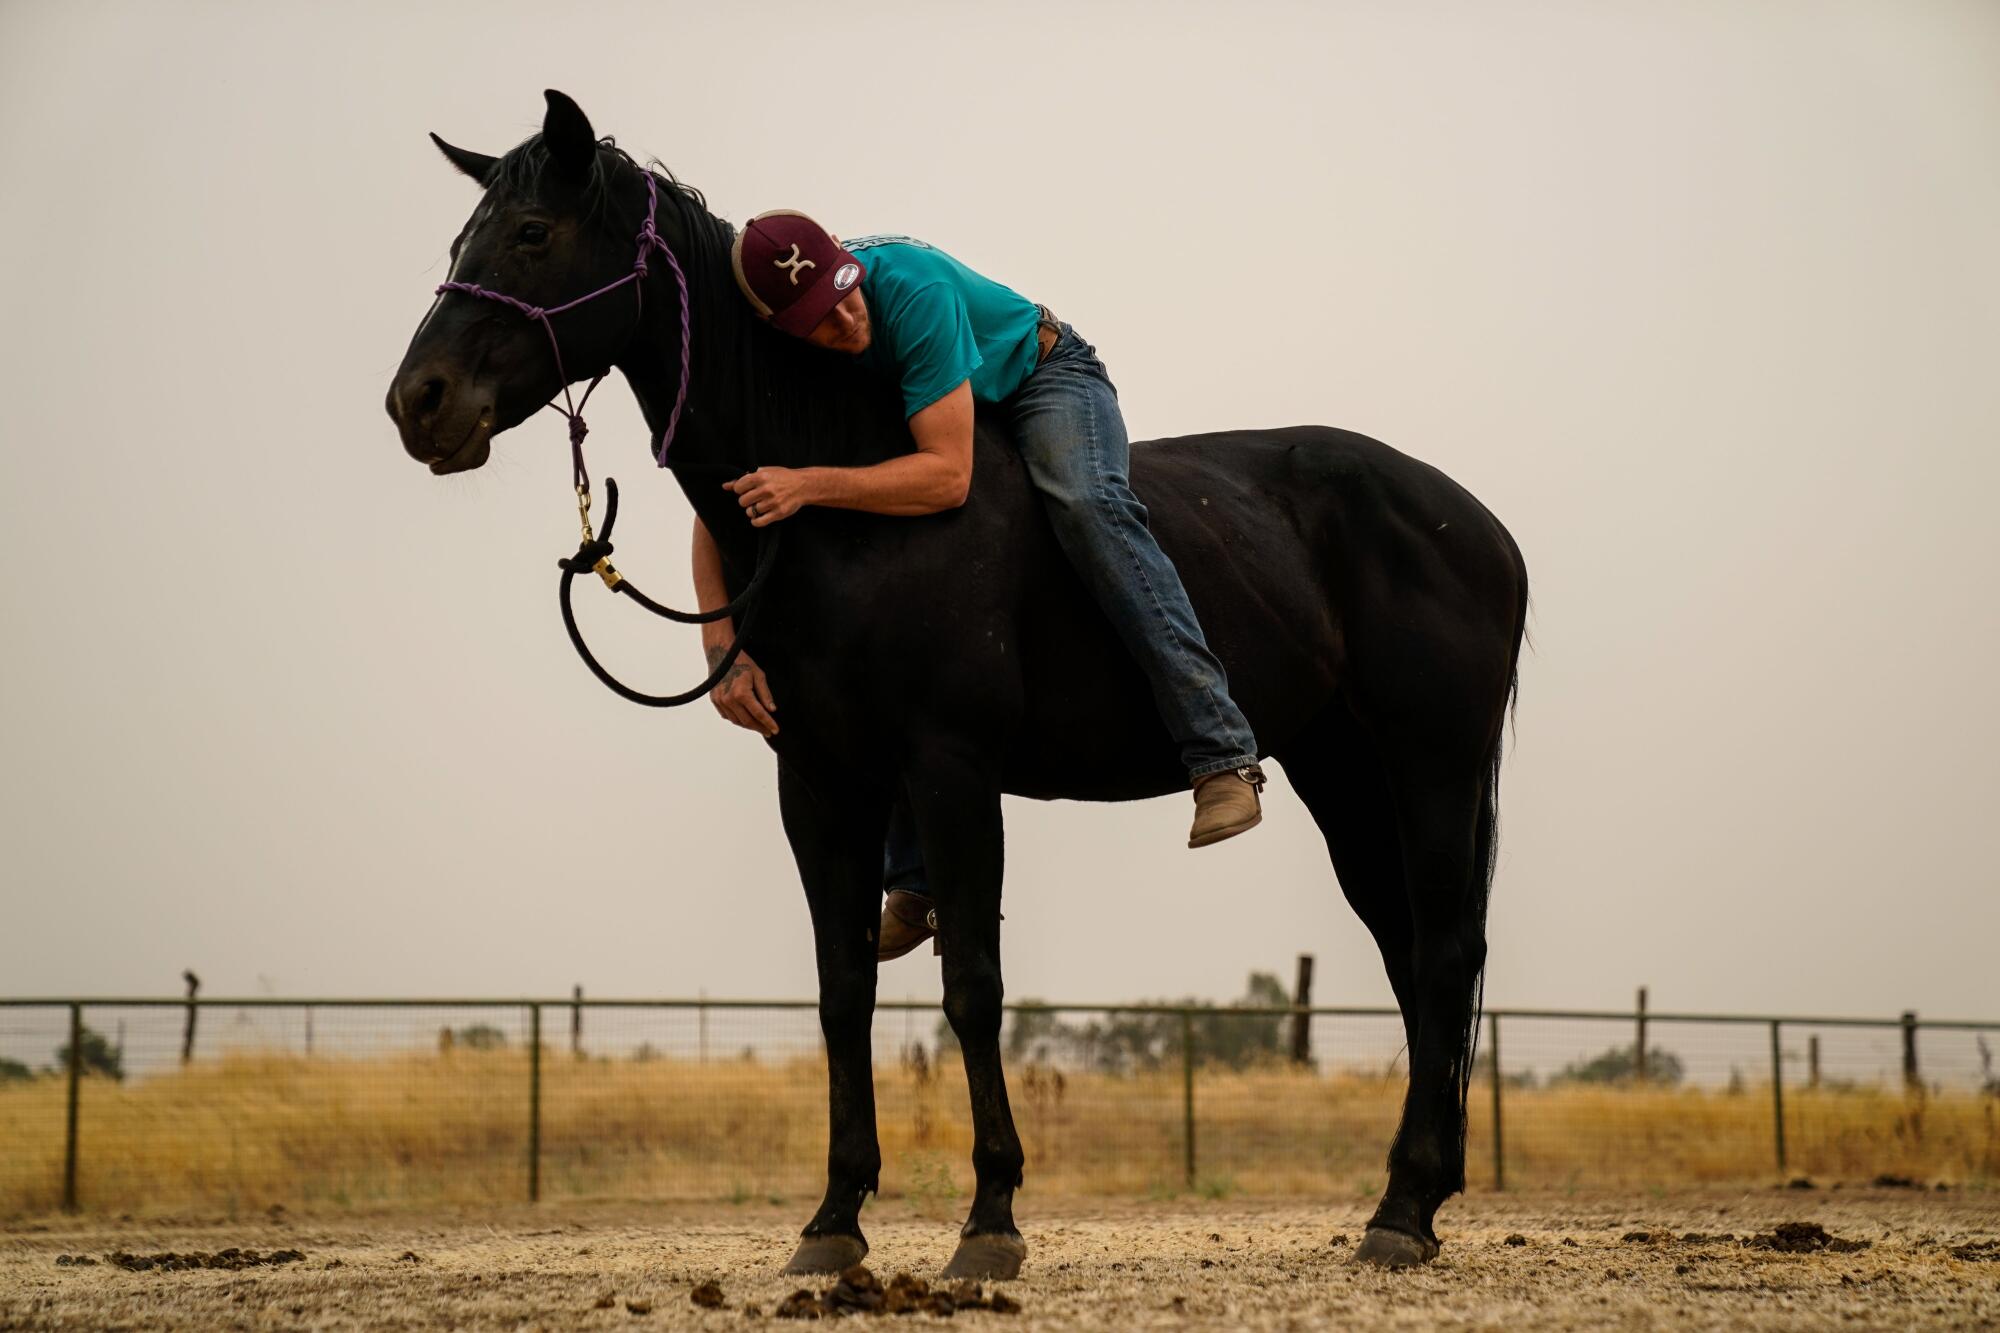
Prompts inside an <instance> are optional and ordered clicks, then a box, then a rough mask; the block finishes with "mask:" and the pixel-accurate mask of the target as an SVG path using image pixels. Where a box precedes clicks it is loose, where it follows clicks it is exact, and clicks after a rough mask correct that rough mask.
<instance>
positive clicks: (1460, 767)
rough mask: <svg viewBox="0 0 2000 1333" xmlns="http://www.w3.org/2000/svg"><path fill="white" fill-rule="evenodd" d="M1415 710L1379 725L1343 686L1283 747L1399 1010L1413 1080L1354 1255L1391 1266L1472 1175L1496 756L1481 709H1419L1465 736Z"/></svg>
mask: <svg viewBox="0 0 2000 1333" xmlns="http://www.w3.org/2000/svg"><path fill="white" fill-rule="evenodd" d="M1500 697H1502V698H1504V695H1502V696H1500ZM1370 702H1371V703H1379V701H1378V700H1370ZM1409 716H1410V714H1408V713H1403V714H1401V715H1400V718H1399V716H1398V715H1397V714H1395V713H1387V712H1385V711H1384V710H1380V709H1379V708H1378V711H1377V713H1376V715H1375V717H1374V721H1375V722H1376V725H1375V726H1374V727H1366V726H1364V725H1362V723H1361V721H1360V718H1359V717H1358V716H1357V711H1356V710H1354V708H1353V699H1352V697H1351V696H1346V697H1343V699H1342V700H1340V701H1337V702H1336V703H1335V704H1334V705H1333V706H1332V707H1331V708H1330V709H1329V710H1328V712H1327V713H1326V714H1325V715H1323V716H1322V717H1321V719H1320V720H1318V721H1317V722H1315V723H1314V725H1313V726H1312V727H1310V728H1308V729H1307V731H1306V732H1305V733H1304V734H1302V735H1301V736H1300V737H1298V738H1297V739H1296V740H1295V741H1293V742H1292V743H1291V744H1289V745H1288V746H1287V747H1286V748H1285V749H1283V750H1281V751H1280V752H1279V753H1278V754H1277V756H1276V758H1277V759H1278V761H1279V762H1280V763H1281V764H1283V765H1284V766H1285V773H1286V776H1287V777H1289V778H1290V779H1291V781H1292V785H1293V787H1294V789H1295V790H1297V792H1298V793H1299V796H1300V798H1301V799H1302V800H1304V802H1305V803H1306V807H1307V809H1308V810H1310V811H1311V812H1312V815H1313V818H1314V820H1315V821H1316V822H1317V823H1318V824H1319V826H1320V830H1321V832H1323V833H1324V834H1325V835H1326V841H1327V848H1328V850H1329V851H1330V852H1331V853H1332V856H1333V862H1334V868H1335V870H1336V871H1337V872H1338V874H1339V876H1340V883H1341V888H1342V890H1343V891H1344V892H1345V893H1346V895H1347V899H1348V901H1349V902H1350V903H1351V904H1353V906H1354V910H1355V912H1356V913H1357V914H1358V915H1359V916H1360V917H1361V919H1362V921H1363V922H1364V923H1366V924H1367V926H1368V928H1369V930H1370V932H1372V933H1373V934H1374V936H1375V940H1376V943H1377V945H1378V946H1379V947H1380V948H1381V950H1382V961H1383V964H1384V966H1385V967H1386V969H1387V971H1388V974H1389V984H1390V986H1391V987H1392V988H1393V989H1394V990H1395V993H1396V1001H1397V1004H1398V1006H1399V1007H1400V1008H1401V1010H1402V1014H1403V1030H1404V1035H1405V1037H1406V1038H1407V1039H1408V1042H1409V1061H1410V1086H1409V1091H1408V1093H1407V1095H1406V1097H1405V1100H1404V1104H1403V1116H1402V1123H1401V1125H1400V1126H1399V1127H1398V1129H1397V1133H1396V1138H1395V1142H1394V1144H1393V1146H1392V1147H1391V1149H1390V1152H1389V1187H1388V1189H1387V1191H1386V1192H1385V1193H1384V1195H1383V1198H1382V1201H1381V1204H1380V1206H1379V1207H1377V1209H1376V1211H1375V1216H1374V1218H1373V1219H1372V1220H1371V1221H1370V1223H1369V1229H1368V1234H1367V1236H1366V1237H1365V1238H1364V1239H1363V1241H1362V1244H1361V1246H1360V1248H1359V1249H1358V1250H1357V1252H1356V1256H1355V1257H1356V1258H1358V1259H1361V1260H1365V1261H1368V1262H1373V1263H1381V1264H1387V1265H1390V1266H1401V1265H1404V1264H1412V1263H1422V1262H1425V1261H1427V1260H1429V1259H1431V1258H1433V1257H1435V1256H1436V1254H1437V1248H1438V1241H1437V1234H1436V1231H1435V1230H1434V1229H1433V1219H1434V1218H1435V1216H1436V1214H1437V1209H1438V1206H1439V1205H1440V1204H1441V1203H1443V1202H1444V1200H1445V1199H1447V1198H1448V1197H1450V1196H1451V1195H1452V1194H1454V1193H1456V1192H1457V1191H1458V1190H1460V1189H1462V1188H1464V1184H1465V1083H1466V1077H1467V1074H1468V1073H1469V1069H1470V1061H1471V1058H1472V1040H1473V1035H1474V1025H1475V1022H1476V1018H1477V1015H1476V1006H1477V1002H1478V1001H1477V988H1478V984H1479V974H1480V969H1481V967H1482V966H1483V964H1484V962H1485V957H1486V941H1485V916H1486V858H1487V854H1488V851H1489V850H1490V847H1491V833H1492V829H1491V813H1492V812H1491V808H1490V803H1489V792H1488V787H1487V783H1488V781H1489V780H1490V777H1491V762H1492V753H1491V750H1490V748H1484V747H1487V746H1488V745H1489V744H1490V743H1489V742H1487V741H1485V740H1483V739H1482V738H1481V737H1480V736H1479V735H1478V731H1479V729H1480V728H1479V723H1480V718H1479V716H1478V715H1477V713H1475V714H1474V715H1473V725H1471V726H1466V725H1464V715H1459V717H1458V718H1457V719H1456V721H1457V725H1456V726H1454V725H1453V720H1452V719H1451V718H1450V717H1448V716H1443V715H1440V714H1437V713H1433V714H1429V715H1426V716H1425V717H1424V723H1425V726H1426V727H1429V728H1435V727H1436V726H1437V725H1438V724H1439V723H1443V726H1444V730H1445V731H1446V732H1448V733H1450V732H1456V733H1458V734H1456V735H1440V734H1439V731H1438V730H1435V729H1433V730H1429V731H1428V732H1426V731H1425V728H1423V727H1419V728H1412V727H1410V726H1409V725H1407V723H1404V724H1403V725H1398V723H1399V721H1401V720H1402V719H1407V718H1408V717H1409ZM1494 718H1495V720H1494V723H1493V725H1494V726H1495V727H1497V725H1498V724H1497V712H1496V713H1495V714H1494ZM1413 733H1416V734H1413ZM1466 733H1470V734H1466ZM1441 741H1445V742H1448V743H1440V742H1441ZM1483 748H1484V753H1482V749H1483Z"/></svg>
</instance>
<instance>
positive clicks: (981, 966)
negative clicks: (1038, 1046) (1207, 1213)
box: [908, 754, 1028, 1278]
mask: <svg viewBox="0 0 2000 1333" xmlns="http://www.w3.org/2000/svg"><path fill="white" fill-rule="evenodd" d="M908 785H909V794H910V809H911V812H912V813H913V814H914V815H915V816H916V821H917V832H918V836H919V838H920V839H921V841H922V843H923V848H924V863H925V867H926V871H927V876H928V878H929V880H930V882H931V885H932V890H931V891H932V893H933V894H934V895H936V900H937V910H938V939H939V941H940V943H941V944H942V946H943V949H944V1012H945V1016H946V1017H947V1018H948V1019H949V1020H950V1021H951V1030H952V1031H953V1032H954V1033H955V1034H957V1036H958V1045H959V1050H960V1051H961V1052H962V1053H963V1055H964V1059H965V1081H966V1085H967V1087H968V1089H969V1090H970V1092H971V1094H972V1134H973V1138H972V1169H973V1173H974V1176H975V1178H976V1180H977V1182H978V1183H977V1186H976V1188H975V1190H974V1193H973V1196H972V1212H971V1214H970V1215H969V1216H968V1217H967V1218H966V1221H965V1226H964V1228H963V1229H962V1230H961V1231H960V1232H959V1236H960V1239H959V1243H958V1251H957V1253H956V1254H954V1255H953V1256H952V1259H951V1263H950V1265H949V1266H947V1267H946V1269H945V1271H944V1275H945V1276H946V1277H948V1278H960V1277H984V1278H1010V1277H1013V1276H1014V1275H1015V1274H1017V1273H1019V1272H1020V1271H1021V1263H1022V1261H1023V1260H1024V1259H1026V1258H1027V1255H1028V1247H1027V1243H1026V1242H1025V1241H1023V1240H1022V1239H1021V1233H1020V1231H1019V1230H1018V1229H1017V1228H1016V1227H1015V1225H1014V1191H1015V1190H1016V1189H1018V1188H1019V1187H1020V1184H1021V1162H1022V1155H1021V1137H1020V1135H1019V1134H1017V1133H1016V1132H1015V1130H1014V1115H1013V1112H1012V1111H1011V1110H1010V1109H1009V1108H1008V1105H1007V1078H1006V1074H1005V1072H1004V1071H1003V1070H1002V1069H1001V1067H1000V1020H1001V1009H1000V1005H1001V999H1002V995H1003V989H1002V986H1001V979H1000V881H1001V875H1002V870H1003V860H1004V858H1003V848H1002V836H1001V821H1000V782H999V775H998V773H997V771H993V770H992V769H991V768H990V766H989V765H988V764H986V763H985V762H983V761H981V760H978V759H967V758H962V757H953V756H946V755H936V754H933V755H930V756H926V757H925V758H923V759H922V760H920V761H919V762H918V763H917V764H916V765H914V766H913V767H912V770H911V773H910V777H909V784H908Z"/></svg>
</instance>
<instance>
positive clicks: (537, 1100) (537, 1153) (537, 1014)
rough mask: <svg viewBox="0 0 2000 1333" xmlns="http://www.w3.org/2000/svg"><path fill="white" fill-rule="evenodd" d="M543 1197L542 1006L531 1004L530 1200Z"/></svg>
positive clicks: (529, 1049)
mask: <svg viewBox="0 0 2000 1333" xmlns="http://www.w3.org/2000/svg"><path fill="white" fill-rule="evenodd" d="M541 1199H542V1006H540V1005H539V1004H531V1005H529V1006H528V1202H529V1203H540V1202H541Z"/></svg>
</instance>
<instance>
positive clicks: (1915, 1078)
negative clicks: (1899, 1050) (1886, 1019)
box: [1903, 1009, 1924, 1093]
mask: <svg viewBox="0 0 2000 1333" xmlns="http://www.w3.org/2000/svg"><path fill="white" fill-rule="evenodd" d="M1903 1090H1904V1091H1905V1092H1915V1093H1921V1092H1922V1091H1923V1090H1924V1076H1923V1074H1922V1073H1920V1072H1919V1071H1918V1069H1917V1011H1916V1010H1914V1009H1905V1010H1904V1011H1903Z"/></svg>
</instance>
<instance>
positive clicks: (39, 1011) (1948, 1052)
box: [0, 999, 2000, 1215]
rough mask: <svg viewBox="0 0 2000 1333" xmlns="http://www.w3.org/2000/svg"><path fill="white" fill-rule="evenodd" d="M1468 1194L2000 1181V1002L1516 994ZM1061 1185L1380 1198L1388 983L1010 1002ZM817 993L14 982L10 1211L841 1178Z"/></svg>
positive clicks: (894, 1077) (815, 1183) (914, 1057)
mask: <svg viewBox="0 0 2000 1333" xmlns="http://www.w3.org/2000/svg"><path fill="white" fill-rule="evenodd" d="M1481 1037H1482V1043H1481V1047H1480V1052H1479V1057H1478V1060H1477V1062H1476V1063H1475V1066H1474V1069H1473V1074H1472V1081H1471V1085H1470V1089H1469V1094H1468V1126H1467V1177H1468V1184H1469V1185H1470V1187H1471V1188H1474V1189H1481V1188H1500V1187H1558V1188H1576V1187H1579V1186H1591V1187H1595V1186H1638V1185H1644V1186H1659V1185H1666V1186H1673V1185H1685V1184H1693V1183H1701V1182H1721V1181H1731V1182H1740V1181H1753V1180H1769V1179H1771V1178H1773V1177H1774V1176H1779V1177H1786V1176H1791V1175H1807V1176H1812V1177H1816V1178H1819V1179H1823V1180H1828V1181H1833V1180H1845V1181H1855V1182H1869V1181H1875V1180H1878V1179H1882V1178H1892V1179H1896V1180H1906V1181H1915V1182H1924V1183H1929V1182H1932V1181H1948V1182H1965V1183H1970V1182H1990V1181H1993V1180H1995V1179H1996V1178H2000V1078H1996V1074H1995V1070H1994V1065H1993V1050H1992V1044H1993V1043H1994V1042H1996V1041H2000V1023H1996V1024H1980V1023H1935V1022H1927V1021H1920V1020H1917V1019H1916V1018H1915V1017H1914V1016H1904V1017H1902V1018H1898V1019H1885V1020H1881V1021H1877V1022H1864V1021H1857V1020H1835V1019H1810V1018H1784V1017H1778V1018H1768V1017H1747V1016H1736V1015H1671V1014H1666V1015H1663V1014H1653V1015H1645V1016H1639V1015H1635V1014H1619V1013H1606V1012H1560V1011H1510V1010H1493V1011H1489V1012H1488V1013H1487V1014H1486V1016H1485V1020H1484V1022H1483V1025H1482V1029H1481ZM1002 1045H1003V1053H1004V1056H1005V1059H1006V1064H1007V1068H1008V1079H1009V1089H1010V1092H1011V1097H1012V1104H1013V1111H1014V1118H1015V1122H1016V1124H1017V1126H1018V1128H1019V1130H1020V1133H1021V1138H1022V1140H1023V1143H1024V1146H1025V1147H1026V1150H1027V1155H1028V1167H1027V1174H1028V1180H1029V1183H1030V1185H1031V1186H1032V1187H1034V1188H1038V1189H1042V1190H1047V1191H1049V1192H1052V1193H1072V1194H1099V1195H1126V1196H1132V1195H1138V1196H1145V1195H1173V1194H1181V1193H1185V1192H1189V1191H1194V1192H1200V1193H1207V1194H1214V1195H1224V1194H1232V1193H1244V1194H1260V1195H1263V1194H1299V1193H1304V1194H1317V1195H1322V1196H1324V1195H1327V1194H1336V1195H1353V1196H1356V1197H1370V1196H1373V1195H1374V1194H1376V1193H1379V1191H1380V1189H1381V1188H1382V1186H1383V1184H1384V1183H1385V1181H1386V1165H1385V1162H1386V1158H1387V1155H1388V1150H1389V1143H1390V1139H1391V1137H1392V1135H1393V1134H1394V1132H1395V1127H1396V1122H1397V1118H1398V1116H1399V1114H1400V1110H1401V1105H1402V1099H1403V1094H1404V1088H1405V1080H1406V1075H1407V1060H1408V1052H1407V1049H1406V1037H1405V1033H1404V1029H1403V1023H1402V1019H1401V1017H1400V1016H1399V1015H1398V1014H1397V1013H1396V1012H1395V1011H1393V1010H1373V1009H1326V1008H1318V1009H1297V1008H1261V1009H1260V1008H1249V1007H1238V1008H1229V1009H1217V1008H1208V1007H1171V1006H1128V1007H1109V1008H1105V1007H1070V1006H1048V1005H1020V1006H1014V1007H1011V1008H1010V1009H1009V1011H1008V1014H1007V1020H1006V1025H1005V1027H1004V1028H1003V1033H1002ZM874 1051H875V1081H876V1098H877V1122H878V1126H879V1132H880V1138H881V1143H882V1149H883V1175H882V1188H883V1191H884V1193H886V1194H892V1195H896V1194H900V1195H905V1196H911V1197H915V1198H918V1199H920V1200H924V1199H928V1200H933V1201H936V1202H938V1203H940V1204H949V1203H951V1201H953V1200H957V1199H959V1198H960V1197H961V1196H965V1195H968V1194H969V1192H970V1189H971V1185H972V1181H971V1170H970V1165H969V1158H970V1152H971V1141H972V1130H971V1119H970V1110H969V1104H968V1098H967V1094H966V1088H965V1080H964V1075H963V1072H962V1069H961V1067H960V1062H959V1059H958V1053H957V1050H956V1043H955V1041H954V1039H953V1037H952V1035H951V1032H950V1029H949V1027H948V1025H946V1024H945V1023H944V1022H943V1020H942V1018H941V1017H940V1015H939V1014H938V1012H937V1010H936V1008H935V1007H933V1006H925V1005H918V1004H908V1003H905V1004H883V1005H881V1006H880V1007H879V1008H878V1011H877V1016H876V1022H875V1033H874ZM825 1150H826V1072H825V1065H824V1055H823V1050H822V1047H821V1045H820V1040H819V1031H818V1019H817V1015H816V1013H815V1011H814V1009H813V1007H812V1005H811V1004H810V1003H806V1002H768V1003H766V1002H741V1001H737V1002H722V1001H699V1000H682V1001H652V1002H631V1001H599V1000H585V1001H575V1000H527V999H523V1000H470V1001H353V1000H345V1001H334V1000H322V1001H291V1000H287V1001H274V1000H200V1001H195V1002H185V1001H117V1000H79V1001H4V1002H0V1213H5V1214H16V1215H18V1214H22V1213H30V1212H38V1211H47V1210H53V1209H55V1208H59V1207H83V1208H97V1209H103V1210H120V1211H125V1210H134V1209H173V1208H184V1207H196V1208H213V1209H221V1210H226V1211H229V1212H232V1213H233V1212H238V1211H241V1210H246V1209H255V1208H264V1207H268V1206H269V1205H271V1204H284V1205H288V1206H301V1205H303V1206H314V1205H320V1206H324V1205H335V1206H341V1205H372V1204H381V1203H413V1204H423V1203H447V1202H450V1203H463V1202H483V1201H502V1200H520V1199H532V1198H543V1197H566V1198H646V1199H665V1198H674V1199H706V1200H720V1201H737V1202H742V1201H746V1200H750V1199H804V1198H810V1197H816V1196H817V1193H818V1191H819V1189H820V1188H821V1186H822V1184H823V1179H824V1177H823V1163H824V1159H825Z"/></svg>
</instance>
